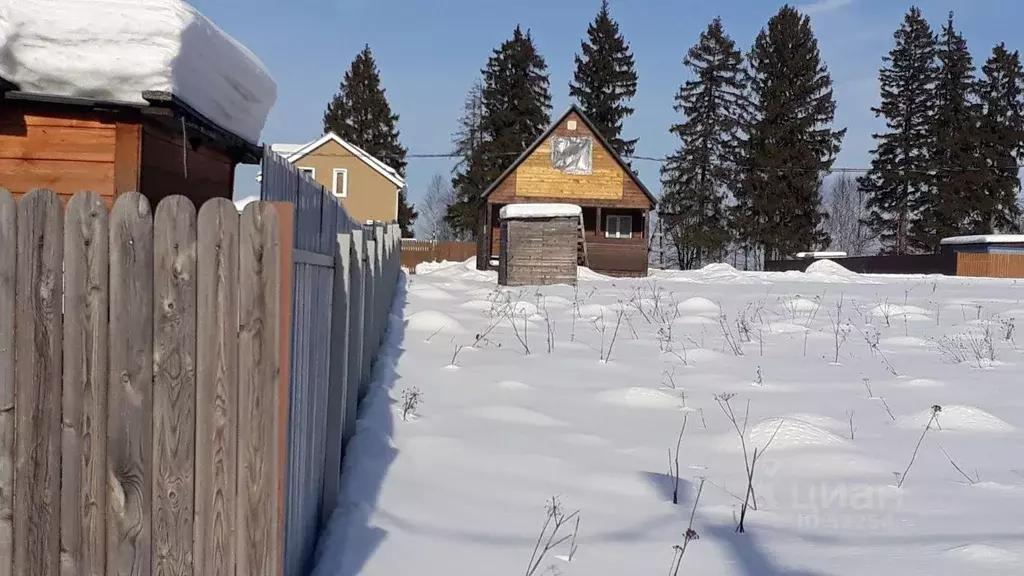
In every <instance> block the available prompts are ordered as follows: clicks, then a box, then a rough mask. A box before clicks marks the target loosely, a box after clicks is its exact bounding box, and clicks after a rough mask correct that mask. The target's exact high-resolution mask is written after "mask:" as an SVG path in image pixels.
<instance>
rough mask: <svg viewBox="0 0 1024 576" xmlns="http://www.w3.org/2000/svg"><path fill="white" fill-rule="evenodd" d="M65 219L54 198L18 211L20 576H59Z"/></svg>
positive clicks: (46, 193) (32, 199) (40, 198)
mask: <svg viewBox="0 0 1024 576" xmlns="http://www.w3.org/2000/svg"><path fill="white" fill-rule="evenodd" d="M63 216H64V215H63V207H62V206H61V202H60V198H59V197H58V196H57V194H56V193H54V192H52V191H50V190H37V191H34V192H32V193H30V194H28V195H27V196H25V197H23V198H22V199H21V201H20V202H19V203H18V224H17V227H18V255H17V260H18V264H17V272H16V273H15V274H16V278H17V288H16V307H17V308H16V311H15V326H17V332H16V333H15V345H14V370H15V374H14V378H15V382H19V383H20V384H19V385H18V386H17V390H16V394H15V408H14V414H15V418H16V424H15V430H16V432H15V433H16V438H15V445H16V455H15V468H14V474H15V478H16V480H15V484H14V572H15V574H19V575H25V576H34V575H56V574H58V572H59V559H60V443H61V384H62V381H61V376H62V369H61V362H62V359H63V352H62V349H61V340H62V323H63V314H62V313H61V306H62V305H63V301H64V297H63V281H62V276H63V254H64V241H63V237H64V224H63V219H64V218H63Z"/></svg>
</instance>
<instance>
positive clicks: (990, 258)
mask: <svg viewBox="0 0 1024 576" xmlns="http://www.w3.org/2000/svg"><path fill="white" fill-rule="evenodd" d="M956 275H957V276H978V277H988V278H1024V254H985V253H978V252H960V253H958V254H957V255H956Z"/></svg>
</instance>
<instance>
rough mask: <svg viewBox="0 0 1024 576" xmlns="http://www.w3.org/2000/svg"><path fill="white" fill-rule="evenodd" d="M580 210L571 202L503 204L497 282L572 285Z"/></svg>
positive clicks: (503, 283)
mask: <svg viewBox="0 0 1024 576" xmlns="http://www.w3.org/2000/svg"><path fill="white" fill-rule="evenodd" d="M582 214H583V211H582V209H581V208H580V207H579V206H576V205H573V204H510V205H508V206H505V207H503V208H502V209H501V212H500V218H501V244H500V246H501V247H500V250H499V262H498V284H500V285H502V286H524V285H544V284H573V285H575V284H576V263H577V254H578V249H579V241H580V229H581V227H582V225H583V223H582Z"/></svg>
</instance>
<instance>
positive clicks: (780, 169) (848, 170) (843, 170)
mask: <svg viewBox="0 0 1024 576" xmlns="http://www.w3.org/2000/svg"><path fill="white" fill-rule="evenodd" d="M519 155H520V153H515V152H504V153H501V154H498V156H516V157H518V156H519ZM316 156H317V157H319V158H324V157H327V158H357V156H356V155H355V154H350V153H343V154H339V153H333V152H332V153H326V154H324V153H320V154H317V155H316ZM405 157H406V159H432V158H433V159H455V158H462V155H461V154H457V153H455V152H440V153H435V154H423V153H416V154H413V153H410V154H406V155H405ZM622 159H623V160H642V161H645V162H657V163H659V164H665V163H667V162H669V161H671V160H672V158H671V157H662V158H659V157H657V156H639V155H632V156H623V157H622ZM737 168H741V169H744V170H750V171H757V172H772V173H779V174H785V173H797V174H817V173H821V172H827V173H830V174H866V173H868V172H871V168H854V167H833V168H829V169H827V170H819V169H816V168H800V167H795V166H749V165H748V166H743V165H737ZM1021 168H1024V164H1014V165H1010V166H984V167H980V168H979V167H967V168H938V169H935V170H879V171H877V172H878V173H880V174H885V175H893V174H895V175H911V174H919V175H929V174H935V173H938V172H945V173H968V172H990V171H994V170H1020V169H1021Z"/></svg>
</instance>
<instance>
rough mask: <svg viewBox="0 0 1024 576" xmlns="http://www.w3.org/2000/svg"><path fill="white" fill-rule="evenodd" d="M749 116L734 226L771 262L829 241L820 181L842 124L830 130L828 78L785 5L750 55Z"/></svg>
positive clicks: (810, 37) (802, 26)
mask: <svg viewBox="0 0 1024 576" xmlns="http://www.w3.org/2000/svg"><path fill="white" fill-rule="evenodd" d="M747 61H748V66H749V68H750V74H751V79H750V95H751V100H752V106H751V110H752V120H751V122H750V125H749V129H748V134H747V142H746V145H745V147H744V158H743V164H744V170H743V184H742V186H741V187H740V188H739V190H738V191H737V192H738V193H737V194H736V207H735V209H734V213H733V214H734V219H733V225H734V226H735V227H736V228H737V232H738V234H739V235H740V238H741V240H743V241H745V242H747V243H748V244H750V245H753V246H757V247H759V248H760V249H761V250H762V256H763V257H764V258H765V259H766V260H768V259H776V258H781V257H783V256H786V255H790V254H792V253H794V252H797V251H801V250H810V249H815V248H819V247H827V246H828V242H829V239H828V235H827V234H825V232H824V230H823V229H822V221H823V219H824V218H825V217H826V214H825V212H824V211H823V209H822V202H821V194H820V188H821V181H822V178H823V175H824V174H825V173H827V172H828V171H829V170H830V169H831V168H832V163H833V162H834V161H835V157H836V154H838V153H839V147H840V144H841V143H842V139H843V136H844V135H845V133H846V130H845V129H842V130H833V129H832V122H833V120H834V117H835V109H836V103H835V100H834V99H833V95H832V77H831V76H830V75H829V72H828V68H827V67H826V66H825V64H824V63H823V62H822V61H821V55H820V53H819V51H818V41H817V39H815V37H814V32H813V31H812V30H811V20H810V18H809V17H808V16H806V15H802V14H800V13H799V12H798V11H797V10H796V9H795V8H793V7H792V6H789V5H785V6H783V7H782V8H781V9H780V10H779V12H778V13H777V14H776V15H775V16H773V17H772V18H771V19H770V20H769V21H768V26H767V28H764V29H762V30H761V32H760V33H759V34H758V36H757V39H756V40H755V42H754V46H753V48H752V49H751V51H750V55H749V56H748V58H747Z"/></svg>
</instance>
